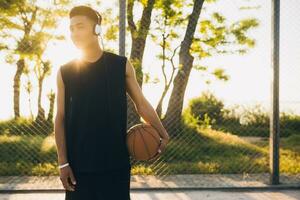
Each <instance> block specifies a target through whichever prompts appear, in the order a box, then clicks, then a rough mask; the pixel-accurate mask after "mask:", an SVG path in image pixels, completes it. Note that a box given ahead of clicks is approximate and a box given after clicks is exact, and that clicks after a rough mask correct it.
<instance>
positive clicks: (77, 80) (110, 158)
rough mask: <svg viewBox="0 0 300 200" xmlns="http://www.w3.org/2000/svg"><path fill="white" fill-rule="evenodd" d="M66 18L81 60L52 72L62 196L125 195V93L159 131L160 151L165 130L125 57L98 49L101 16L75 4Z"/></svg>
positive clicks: (127, 169) (127, 178)
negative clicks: (55, 87) (54, 81)
mask: <svg viewBox="0 0 300 200" xmlns="http://www.w3.org/2000/svg"><path fill="white" fill-rule="evenodd" d="M69 17H70V33H71V39H72V41H73V43H74V44H75V46H76V47H77V48H79V49H80V50H81V52H82V58H80V59H74V60H72V61H70V62H68V63H66V64H64V65H62V66H60V68H59V70H58V73H57V114H56V117H55V127H54V128H55V130H54V132H55V141H56V146H57V154H58V164H59V170H60V171H59V172H60V180H61V181H62V184H63V186H64V188H65V189H66V196H65V198H66V199H118V200H122V199H124V200H125V199H130V195H129V190H130V169H131V165H130V162H129V161H130V160H129V154H128V150H127V147H126V141H125V139H126V123H127V121H126V120H127V119H126V114H127V110H126V109H127V106H126V105H127V104H126V92H127V93H128V94H129V96H130V97H131V99H132V100H133V102H134V104H135V108H136V110H137V112H138V114H139V115H140V116H141V117H142V118H143V119H144V120H145V121H146V123H149V124H151V125H152V126H154V127H156V128H157V130H159V133H160V135H161V137H162V146H161V150H162V152H164V150H165V148H166V145H167V143H168V141H169V136H168V133H167V132H166V130H165V128H164V127H163V125H162V123H161V121H160V119H159V118H158V116H157V113H156V112H155V110H154V109H153V107H152V106H151V105H150V103H149V102H148V101H147V100H146V98H145V97H144V96H143V94H142V91H141V88H140V87H139V85H138V82H137V80H136V75H135V70H134V68H133V66H132V64H131V63H130V61H129V60H128V59H127V58H126V57H125V56H120V55H117V54H114V53H111V52H108V51H104V50H102V49H101V47H100V45H99V42H98V36H99V35H100V32H99V26H100V24H101V19H102V18H101V15H100V14H99V13H98V12H97V11H95V10H94V9H92V8H91V7H88V6H76V7H74V8H72V9H71V11H70V13H69ZM62 53H64V52H62ZM154 159H155V158H154Z"/></svg>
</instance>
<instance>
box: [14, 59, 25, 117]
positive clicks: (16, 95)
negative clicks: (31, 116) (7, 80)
mask: <svg viewBox="0 0 300 200" xmlns="http://www.w3.org/2000/svg"><path fill="white" fill-rule="evenodd" d="M24 67H25V60H24V58H21V59H19V60H18V62H17V71H16V74H15V76H14V86H13V87H14V115H15V119H17V118H19V117H20V82H21V75H22V73H23V71H24Z"/></svg>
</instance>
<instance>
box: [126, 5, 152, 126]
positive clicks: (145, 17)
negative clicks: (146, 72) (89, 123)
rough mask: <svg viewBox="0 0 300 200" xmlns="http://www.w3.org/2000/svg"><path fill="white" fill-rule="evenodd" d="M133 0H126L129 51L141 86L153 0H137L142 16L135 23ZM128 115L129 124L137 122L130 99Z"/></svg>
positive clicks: (137, 117)
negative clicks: (129, 35) (129, 37)
mask: <svg viewBox="0 0 300 200" xmlns="http://www.w3.org/2000/svg"><path fill="white" fill-rule="evenodd" d="M134 2H135V0H128V3H127V21H128V26H129V30H130V34H131V40H132V44H131V52H130V60H131V62H132V65H133V66H134V68H135V71H136V77H137V81H138V83H139V85H140V87H142V84H143V73H142V60H143V55H144V50H145V45H146V39H147V36H148V33H149V28H150V23H151V14H152V10H153V7H154V3H155V0H147V1H144V0H139V1H138V2H140V3H141V4H142V6H143V11H142V17H141V19H140V20H139V21H138V22H137V23H135V22H134V20H133V6H134ZM128 115H129V116H131V117H132V119H131V120H130V122H131V124H129V126H131V125H133V124H136V123H138V122H139V116H138V115H137V113H136V112H135V109H134V105H133V103H132V101H128Z"/></svg>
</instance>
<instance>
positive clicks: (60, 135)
mask: <svg viewBox="0 0 300 200" xmlns="http://www.w3.org/2000/svg"><path fill="white" fill-rule="evenodd" d="M56 83H57V93H56V94H57V98H56V100H57V101H56V105H57V109H56V110H57V113H56V116H55V125H54V133H55V141H56V146H57V156H58V164H59V165H62V164H64V163H67V162H68V160H67V153H66V140H65V131H64V118H65V88H64V83H63V80H62V76H61V72H60V70H58V73H57V77H56Z"/></svg>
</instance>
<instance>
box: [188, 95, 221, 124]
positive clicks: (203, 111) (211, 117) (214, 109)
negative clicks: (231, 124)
mask: <svg viewBox="0 0 300 200" xmlns="http://www.w3.org/2000/svg"><path fill="white" fill-rule="evenodd" d="M223 108H224V104H223V102H222V101H220V100H218V99H217V98H216V97H215V96H214V95H213V94H212V93H210V92H203V93H202V94H201V96H200V97H198V98H194V99H192V100H191V101H190V102H189V112H190V114H191V116H192V117H194V118H195V119H197V123H198V124H199V125H212V124H216V123H220V122H221V121H222V112H223Z"/></svg>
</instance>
